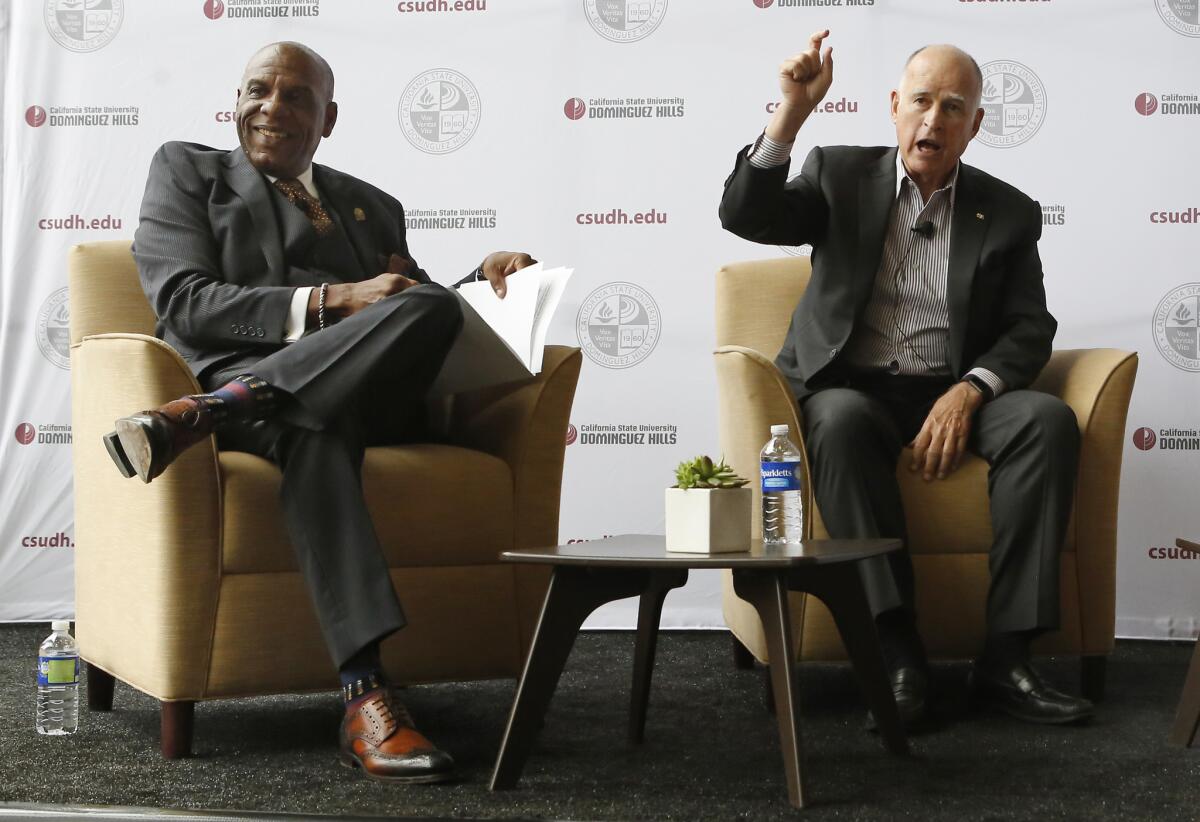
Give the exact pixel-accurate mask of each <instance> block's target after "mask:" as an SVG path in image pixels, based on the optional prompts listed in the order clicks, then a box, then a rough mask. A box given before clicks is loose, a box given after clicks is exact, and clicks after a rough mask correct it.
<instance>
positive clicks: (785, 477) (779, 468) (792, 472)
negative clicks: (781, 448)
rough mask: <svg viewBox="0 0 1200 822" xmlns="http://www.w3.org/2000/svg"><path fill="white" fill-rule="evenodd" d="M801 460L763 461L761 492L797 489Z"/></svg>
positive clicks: (798, 488)
mask: <svg viewBox="0 0 1200 822" xmlns="http://www.w3.org/2000/svg"><path fill="white" fill-rule="evenodd" d="M803 465H804V463H801V462H763V463H762V490H763V493H764V494H765V493H769V492H773V491H799V490H800V471H801V469H802V467H803Z"/></svg>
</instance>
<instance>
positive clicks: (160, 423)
mask: <svg viewBox="0 0 1200 822" xmlns="http://www.w3.org/2000/svg"><path fill="white" fill-rule="evenodd" d="M113 427H114V429H115V430H113V431H111V432H110V433H108V434H105V435H104V437H103V440H104V447H105V449H107V451H108V455H109V456H110V457H111V458H112V461H113V464H114V465H116V467H117V470H118V471H120V472H121V475H122V476H124V477H132V476H133V475H135V474H136V475H137V476H138V477H139V478H141V480H142V482H150V480H152V479H154V478H155V477H157V476H158V475H159V474H161V473H162V472H163V471H165V470H167V466H169V465H170V464H171V463H172V462H173V461H174V460H175V458H176V457H177V456H179V455H180V454H182V453H183V452H184V451H186V450H187V449H188V448H190V447H192V446H193V445H195V444H196V443H198V442H200V441H201V440H203V439H204V438H205V437H207V436H208V435H209V434H210V433H212V430H213V420H212V414H211V412H209V411H208V409H206V408H205V407H204V406H203V404H201V403H199V402H197V401H196V400H193V399H192V398H191V397H183V398H181V399H178V400H174V401H173V402H169V403H167V404H166V405H162V406H159V407H158V408H156V409H154V410H151V411H143V412H141V413H140V414H133V415H132V416H128V417H122V418H121V419H119V420H117V421H116V423H115V424H114V426H113Z"/></svg>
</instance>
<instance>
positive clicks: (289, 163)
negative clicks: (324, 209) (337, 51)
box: [234, 44, 337, 178]
mask: <svg viewBox="0 0 1200 822" xmlns="http://www.w3.org/2000/svg"><path fill="white" fill-rule="evenodd" d="M319 59H320V58H318V57H316V56H315V54H312V53H308V52H306V51H305V50H304V49H302V48H299V47H297V46H293V45H289V44H276V45H272V46H267V47H266V48H264V49H262V50H261V51H259V52H258V53H257V54H255V55H254V56H253V57H252V58H250V63H249V65H247V66H246V72H245V74H244V75H243V76H242V85H241V88H239V89H238V95H237V110H236V112H235V113H234V121H235V122H236V124H237V133H238V140H239V142H241V144H242V149H243V150H244V151H245V152H246V156H247V157H248V158H249V159H250V162H251V164H252V165H253V166H254V167H255V168H257V169H258V170H259V171H261V172H263V173H264V174H270V175H271V176H273V177H282V178H293V177H298V176H299V175H301V174H303V173H304V171H305V170H306V169H307V168H308V167H309V165H310V164H311V163H312V158H313V155H314V154H315V153H316V151H317V145H318V144H319V143H320V142H321V138H322V137H328V136H329V135H330V134H331V133H332V132H333V125H334V123H335V122H336V121H337V104H336V103H334V102H333V101H332V98H333V77H332V74H331V73H330V72H329V71H328V69H327V67H325V66H323V64H322V63H318V60H319Z"/></svg>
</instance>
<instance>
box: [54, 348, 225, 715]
mask: <svg viewBox="0 0 1200 822" xmlns="http://www.w3.org/2000/svg"><path fill="white" fill-rule="evenodd" d="M71 384H72V397H71V406H72V411H71V414H72V421H73V432H74V437H73V443H74V445H73V457H74V460H73V461H74V472H75V523H76V534H77V540H76V549H75V597H76V618H77V620H78V637H79V645H80V650H81V653H82V654H83V656H84V658H85V659H87V660H88V662H90V663H93V664H95V665H98V666H99V667H100V668H102V669H104V670H107V671H108V672H109V673H113V674H116V675H118V676H119V677H120V678H121V679H123V680H125V681H126V682H129V683H130V684H133V685H135V686H136V687H138V688H140V689H142V690H144V691H146V692H147V693H151V694H153V695H155V696H156V697H158V698H159V699H166V700H170V699H172V698H179V696H180V695H194V694H197V693H203V691H204V677H205V675H206V673H207V670H208V667H209V664H208V663H209V651H210V640H211V636H210V633H211V626H212V624H213V620H214V617H215V612H216V602H217V588H218V574H219V571H220V536H221V520H220V511H221V501H220V485H219V475H218V472H217V461H216V447H215V443H214V442H213V441H212V438H210V441H209V443H208V444H207V446H205V445H204V444H200V445H197V446H196V447H194V448H192V449H190V450H189V451H187V452H186V453H185V454H183V455H182V456H181V457H180V458H179V459H178V460H176V462H175V463H174V464H173V465H172V466H171V468H170V469H169V470H168V471H167V472H166V473H164V474H163V475H162V476H161V477H159V478H158V479H156V480H155V481H154V482H153V483H152V484H150V485H144V484H143V483H141V482H139V481H138V480H137V479H136V478H135V479H125V478H124V477H122V476H121V475H120V473H118V471H117V470H116V468H114V467H113V465H112V461H111V460H110V459H109V457H108V454H107V452H106V451H105V449H104V445H103V444H102V442H101V437H102V436H103V435H104V434H106V433H108V432H109V431H110V430H112V424H113V420H115V419H116V418H117V417H120V416H124V415H126V414H129V413H131V412H135V411H138V410H141V409H144V408H153V407H154V406H156V405H159V404H161V403H163V402H166V401H168V400H170V399H174V398H175V397H178V396H180V395H181V394H187V393H194V392H196V391H197V390H198V386H197V385H196V381H195V378H194V377H193V376H192V374H191V371H190V370H189V369H188V368H187V365H186V364H185V363H184V362H183V359H182V358H181V357H180V356H179V354H178V353H177V352H176V351H175V350H174V349H172V348H171V347H170V346H169V345H167V344H166V343H164V342H162V341H161V340H158V339H155V338H154V337H149V336H146V335H143V334H97V335H91V336H85V337H83V338H82V339H81V340H80V341H79V342H77V343H75V344H74V345H72V346H71ZM114 591H119V592H120V594H119V596H114V594H113V592H114ZM116 603H119V605H118V604H116ZM197 626H203V629H202V630H197Z"/></svg>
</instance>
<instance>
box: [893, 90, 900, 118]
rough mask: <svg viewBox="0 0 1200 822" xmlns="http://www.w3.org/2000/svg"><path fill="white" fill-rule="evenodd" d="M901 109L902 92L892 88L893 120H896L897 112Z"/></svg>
mask: <svg viewBox="0 0 1200 822" xmlns="http://www.w3.org/2000/svg"><path fill="white" fill-rule="evenodd" d="M899 111H900V92H898V91H896V90H895V89H892V122H893V123H894V122H896V114H897V113H898V112H899Z"/></svg>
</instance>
